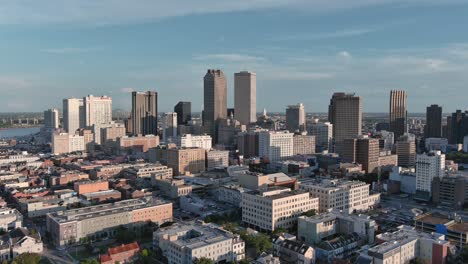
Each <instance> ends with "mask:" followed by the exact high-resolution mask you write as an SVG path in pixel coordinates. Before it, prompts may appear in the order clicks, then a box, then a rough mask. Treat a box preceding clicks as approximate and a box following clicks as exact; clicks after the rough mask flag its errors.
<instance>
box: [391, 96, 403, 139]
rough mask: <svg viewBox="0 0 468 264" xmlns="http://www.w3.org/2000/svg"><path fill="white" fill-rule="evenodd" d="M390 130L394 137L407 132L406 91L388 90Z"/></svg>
mask: <svg viewBox="0 0 468 264" xmlns="http://www.w3.org/2000/svg"><path fill="white" fill-rule="evenodd" d="M389 112H390V115H389V124H390V131H391V132H393V134H394V135H395V138H399V137H400V136H402V135H403V134H404V133H406V132H407V124H406V122H407V119H408V118H407V112H406V91H401V90H400V91H399V90H392V91H390V111H389Z"/></svg>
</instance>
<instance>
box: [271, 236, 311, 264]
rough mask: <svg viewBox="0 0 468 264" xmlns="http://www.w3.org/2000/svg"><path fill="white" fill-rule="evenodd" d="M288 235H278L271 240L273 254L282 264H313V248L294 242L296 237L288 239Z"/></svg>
mask: <svg viewBox="0 0 468 264" xmlns="http://www.w3.org/2000/svg"><path fill="white" fill-rule="evenodd" d="M288 235H289V234H285V235H279V236H278V237H276V238H274V240H273V252H274V255H275V256H278V257H279V260H280V263H284V264H296V263H303V264H314V263H315V251H314V248H313V247H311V246H309V245H307V244H305V243H304V242H301V241H298V240H296V237H294V236H293V237H288Z"/></svg>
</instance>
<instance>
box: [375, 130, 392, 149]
mask: <svg viewBox="0 0 468 264" xmlns="http://www.w3.org/2000/svg"><path fill="white" fill-rule="evenodd" d="M377 135H378V136H380V140H381V141H383V144H381V145H383V150H389V151H391V150H392V149H393V145H394V144H395V135H394V134H393V132H390V131H386V130H382V131H379V132H377Z"/></svg>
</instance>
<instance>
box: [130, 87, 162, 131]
mask: <svg viewBox="0 0 468 264" xmlns="http://www.w3.org/2000/svg"><path fill="white" fill-rule="evenodd" d="M130 118H131V121H132V122H131V130H130V131H131V132H132V134H133V135H138V134H142V135H157V134H158V93H157V92H153V91H147V92H132V113H131V116H130Z"/></svg>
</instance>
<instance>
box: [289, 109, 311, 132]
mask: <svg viewBox="0 0 468 264" xmlns="http://www.w3.org/2000/svg"><path fill="white" fill-rule="evenodd" d="M305 118H306V116H305V109H304V105H303V104H297V105H290V106H288V108H286V129H287V130H289V132H292V133H294V132H296V131H299V132H302V131H305V130H306V120H305Z"/></svg>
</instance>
